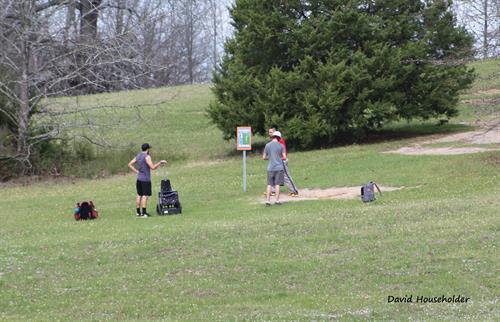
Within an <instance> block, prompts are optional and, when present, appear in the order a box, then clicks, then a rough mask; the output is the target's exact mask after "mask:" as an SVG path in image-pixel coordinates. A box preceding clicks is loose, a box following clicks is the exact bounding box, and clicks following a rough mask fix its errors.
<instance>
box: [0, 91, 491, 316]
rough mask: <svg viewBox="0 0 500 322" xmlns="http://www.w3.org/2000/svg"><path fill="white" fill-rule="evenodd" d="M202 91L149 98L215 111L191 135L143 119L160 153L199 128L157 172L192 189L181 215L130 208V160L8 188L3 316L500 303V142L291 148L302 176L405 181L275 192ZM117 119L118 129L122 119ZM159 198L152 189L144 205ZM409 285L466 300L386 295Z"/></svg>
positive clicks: (446, 312)
mask: <svg viewBox="0 0 500 322" xmlns="http://www.w3.org/2000/svg"><path fill="white" fill-rule="evenodd" d="M169 90H171V89H167V90H165V91H169ZM175 90H176V91H179V88H177V89H175ZM183 90H185V91H186V93H187V94H189V93H190V91H189V87H185V88H183ZM145 93H148V95H146V96H147V97H149V96H151V97H152V98H151V99H153V98H154V97H155V95H153V94H152V93H157V95H160V94H159V93H163V92H162V90H161V89H157V90H151V91H147V92H145ZM194 93H202V94H199V98H198V103H196V104H195V103H192V104H193V105H189V104H190V103H189V102H190V100H189V99H186V100H185V101H186V103H185V104H184V105H175V104H173V105H170V107H168V106H163V105H158V106H155V107H151V109H150V110H148V113H152V114H153V115H154V113H156V112H155V110H156V109H158V110H161V111H162V112H161V113H162V115H164V117H165V118H164V119H163V120H162V119H161V118H160V117H158V119H157V120H156V121H155V122H157V123H155V124H158V126H159V124H163V123H164V122H167V123H168V121H167V120H168V119H175V118H176V117H178V118H180V119H182V120H184V122H185V123H171V124H170V125H169V126H168V127H166V129H165V131H170V127H173V128H177V129H181V130H182V128H183V127H184V126H185V127H186V128H189V127H194V126H193V125H192V124H191V123H190V122H191V121H192V122H194V123H196V122H200V123H198V124H206V128H205V131H202V132H190V133H193V134H191V135H193V136H191V137H190V136H188V137H179V136H178V134H179V133H177V132H175V131H174V133H176V134H175V135H174V134H172V136H173V137H171V138H169V136H167V135H164V134H161V133H158V127H150V128H148V129H149V130H150V131H144V132H141V133H144V134H148V135H152V139H151V140H149V141H151V143H152V144H153V145H156V149H155V152H154V153H155V154H154V155H153V158H154V159H157V158H158V156H159V155H160V154H162V153H163V154H162V156H165V157H166V158H167V159H168V158H169V155H168V150H166V149H167V148H168V147H169V145H168V142H169V140H172V141H171V142H175V141H176V140H179V141H178V142H183V141H182V140H186V139H187V141H188V142H187V143H191V145H189V144H187V145H186V146H184V145H182V146H180V147H179V148H180V149H184V148H186V150H183V151H186V152H184V153H185V155H184V158H183V159H178V160H177V161H175V162H173V163H171V164H169V165H167V166H166V167H164V168H160V169H159V170H157V172H156V173H155V174H154V177H153V187H154V194H156V193H157V191H158V188H159V184H160V180H161V178H163V177H164V176H168V177H169V178H171V180H172V184H173V186H174V188H176V189H177V190H178V191H179V194H180V198H181V202H182V204H183V214H182V215H180V216H169V217H158V216H155V217H152V218H148V219H136V218H134V217H135V216H134V212H135V205H134V195H135V185H134V183H135V177H134V176H133V175H128V174H127V175H120V176H114V177H108V178H104V179H97V180H86V179H58V180H49V181H45V182H43V183H35V184H33V185H30V186H20V185H14V184H5V185H3V186H2V187H1V188H0V193H1V196H2V197H0V220H1V225H0V289H1V292H0V320H5V321H12V320H19V321H24V320H113V321H119V320H190V321H197V320H207V321H213V320H338V319H340V320H408V319H410V320H436V321H441V320H475V321H483V320H497V319H499V318H500V312H499V309H498V298H499V295H500V294H499V290H498V284H499V274H498V267H499V264H500V263H499V258H500V257H499V256H498V255H499V254H498V247H499V245H498V237H499V234H498V232H499V227H500V219H499V218H500V216H499V215H500V198H499V197H498V196H499V195H500V184H499V169H500V152H489V153H480V154H473V155H458V156H404V155H394V154H383V153H381V152H383V151H386V150H389V149H394V148H396V147H399V146H403V145H405V144H408V143H409V142H412V141H413V140H414V138H412V137H410V138H406V139H396V138H392V140H391V141H381V142H379V143H372V144H364V145H352V146H347V147H337V148H332V149H325V150H318V151H309V152H294V153H292V154H291V155H290V168H291V171H292V174H293V176H294V178H295V180H296V183H297V185H298V186H299V189H300V188H327V187H332V186H336V187H342V186H359V185H361V184H363V183H366V182H367V181H369V180H375V181H377V182H378V183H379V184H381V185H385V186H404V187H405V188H404V189H402V190H398V191H394V192H387V193H384V195H383V196H382V197H379V199H378V200H377V201H376V202H374V203H370V204H363V203H362V202H361V201H360V200H319V201H301V202H295V203H287V204H285V205H283V206H281V207H280V206H271V207H265V206H263V205H262V204H261V203H260V202H261V201H262V192H263V191H264V188H265V175H266V173H265V171H266V162H265V161H262V160H261V158H260V155H258V154H257V153H251V154H250V155H249V159H248V164H247V165H248V191H247V192H246V193H244V192H243V191H242V160H241V156H240V155H238V154H236V155H231V150H232V149H233V146H232V143H224V142H223V141H222V140H221V139H220V133H219V134H218V132H217V130H216V129H215V128H213V127H211V125H209V123H208V121H207V120H205V121H203V120H204V118H203V113H204V106H206V105H207V104H208V100H209V99H210V95H209V92H208V87H206V86H205V87H204V86H196V87H193V94H192V97H193V100H195V97H197V96H196V95H195V94H194ZM203 93H205V94H203ZM135 94H138V95H140V97H135V96H134V93H128V94H115V95H117V96H113V95H109V97H110V98H109V99H115V100H117V98H116V97H119V96H120V95H130V96H129V97H128V98H127V99H126V100H127V101H132V100H141V99H144V96H143V95H142V94H143V93H142V92H136V93H135ZM102 97H105V96H102ZM124 97H126V96H124ZM177 97H178V99H179V97H180V96H177ZM86 99H90V100H92V99H95V98H92V97H88V98H86ZM99 99H102V98H99ZM155 99H156V97H155ZM124 100H125V99H124ZM182 106H188V107H186V108H188V109H189V106H191V109H192V111H193V113H192V115H191V116H190V117H186V118H184V116H182V113H181V109H182ZM466 108H468V109H473V108H474V106H472V105H468V106H466ZM170 109H172V110H170ZM157 112H158V111H157ZM120 113H123V115H125V114H126V113H128V112H126V111H121V112H120ZM131 113H132V112H131ZM158 113H159V112H158ZM127 117H128V116H127ZM202 122H206V123H202ZM461 126H462V125H456V124H449V125H445V126H444V127H445V128H446V127H449V130H450V131H455V130H463V128H460V127H461ZM139 127H140V126H139ZM411 127H414V129H412V130H410V132H412V133H415V134H418V133H424V134H432V133H435V132H436V131H437V132H439V131H441V130H440V129H442V127H437V126H433V125H431V123H426V124H423V125H418V124H411V126H410V128H411ZM432 128H434V129H435V131H434V132H433V131H432ZM135 131H136V129H134V128H131V129H130V131H126V130H125V131H124V132H123V133H122V134H121V136H120V137H122V138H123V139H122V141H123V142H133V141H134V140H137V141H139V142H137V143H138V144H140V143H142V139H143V137H140V136H139V134H140V133H139V134H138V133H136V132H135ZM172 131H173V130H172ZM401 131H403V130H401ZM446 131H447V130H446ZM396 132H397V131H396ZM180 133H185V132H183V131H180ZM109 134H110V135H111V136H113V135H116V133H115V131H114V130H112V129H111V130H110V133H109ZM164 136H165V139H164ZM204 136H207V137H209V138H204ZM154 138H156V141H155V140H154ZM197 138H200V140H201V141H197V140H196V139H197ZM205 139H206V140H207V141H203V140H205ZM200 142H206V143H203V144H201V143H200ZM189 146H190V147H191V150H190V149H189ZM158 151H160V152H158ZM199 151H200V152H199ZM198 152H199V153H198ZM130 153H132V151H131V152H130ZM191 153H192V154H191ZM130 157H133V154H132V155H130ZM108 162H113V161H112V160H110V161H108ZM123 166H124V167H125V165H123ZM84 199H92V200H94V201H95V203H96V205H97V207H98V210H99V211H100V214H101V218H99V219H98V220H96V221H92V222H76V221H74V219H73V218H72V211H73V207H74V203H76V202H77V201H79V200H84ZM156 201H157V197H156V195H154V196H153V198H152V200H151V203H150V206H149V211H150V212H153V210H154V205H155V203H156ZM405 295H408V296H409V295H413V301H416V297H417V296H420V295H422V296H430V297H434V296H442V295H445V296H453V295H462V296H464V297H469V298H470V300H469V301H468V303H454V304H448V303H436V304H418V303H387V299H388V296H405Z"/></svg>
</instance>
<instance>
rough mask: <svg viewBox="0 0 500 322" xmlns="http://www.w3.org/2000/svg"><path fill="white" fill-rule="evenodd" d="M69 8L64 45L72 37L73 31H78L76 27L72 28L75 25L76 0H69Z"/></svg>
mask: <svg viewBox="0 0 500 322" xmlns="http://www.w3.org/2000/svg"><path fill="white" fill-rule="evenodd" d="M67 8H68V9H67V10H68V11H67V13H66V25H65V26H64V46H66V45H67V44H68V40H69V39H70V38H71V31H73V32H76V28H74V29H73V30H71V29H72V28H73V27H75V9H76V4H75V0H69V1H68V5H67Z"/></svg>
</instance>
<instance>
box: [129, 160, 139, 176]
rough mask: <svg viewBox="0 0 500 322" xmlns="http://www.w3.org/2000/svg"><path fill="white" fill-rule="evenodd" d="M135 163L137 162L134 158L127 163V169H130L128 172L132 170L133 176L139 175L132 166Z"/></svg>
mask: <svg viewBox="0 0 500 322" xmlns="http://www.w3.org/2000/svg"><path fill="white" fill-rule="evenodd" d="M136 162H137V160H136V159H135V158H133V159H132V160H131V161H130V162H129V163H128V167H129V168H130V170H132V171H133V172H134V173H135V174H137V173H139V171H138V170H137V169H136V168H135V167H134V164H135V163H136Z"/></svg>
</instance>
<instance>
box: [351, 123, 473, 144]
mask: <svg viewBox="0 0 500 322" xmlns="http://www.w3.org/2000/svg"><path fill="white" fill-rule="evenodd" d="M475 129H476V128H475V127H473V126H469V125H464V124H443V125H440V124H431V123H424V124H395V125H389V126H387V127H385V128H383V129H380V130H377V131H373V132H370V133H369V134H368V135H367V136H366V138H365V139H364V140H362V141H361V142H355V143H365V144H374V143H380V142H384V141H397V140H402V139H411V138H416V137H425V136H431V135H436V134H453V133H459V132H467V131H474V130H475ZM353 143H354V142H353Z"/></svg>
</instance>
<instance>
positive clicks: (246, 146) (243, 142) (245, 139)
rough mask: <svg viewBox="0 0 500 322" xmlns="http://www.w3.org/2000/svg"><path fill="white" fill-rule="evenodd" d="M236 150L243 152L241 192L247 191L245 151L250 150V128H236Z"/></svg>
mask: <svg viewBox="0 0 500 322" xmlns="http://www.w3.org/2000/svg"><path fill="white" fill-rule="evenodd" d="M236 149H237V150H238V151H243V191H244V192H246V191H247V151H248V150H252V128H251V127H250V126H238V127H237V128H236Z"/></svg>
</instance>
